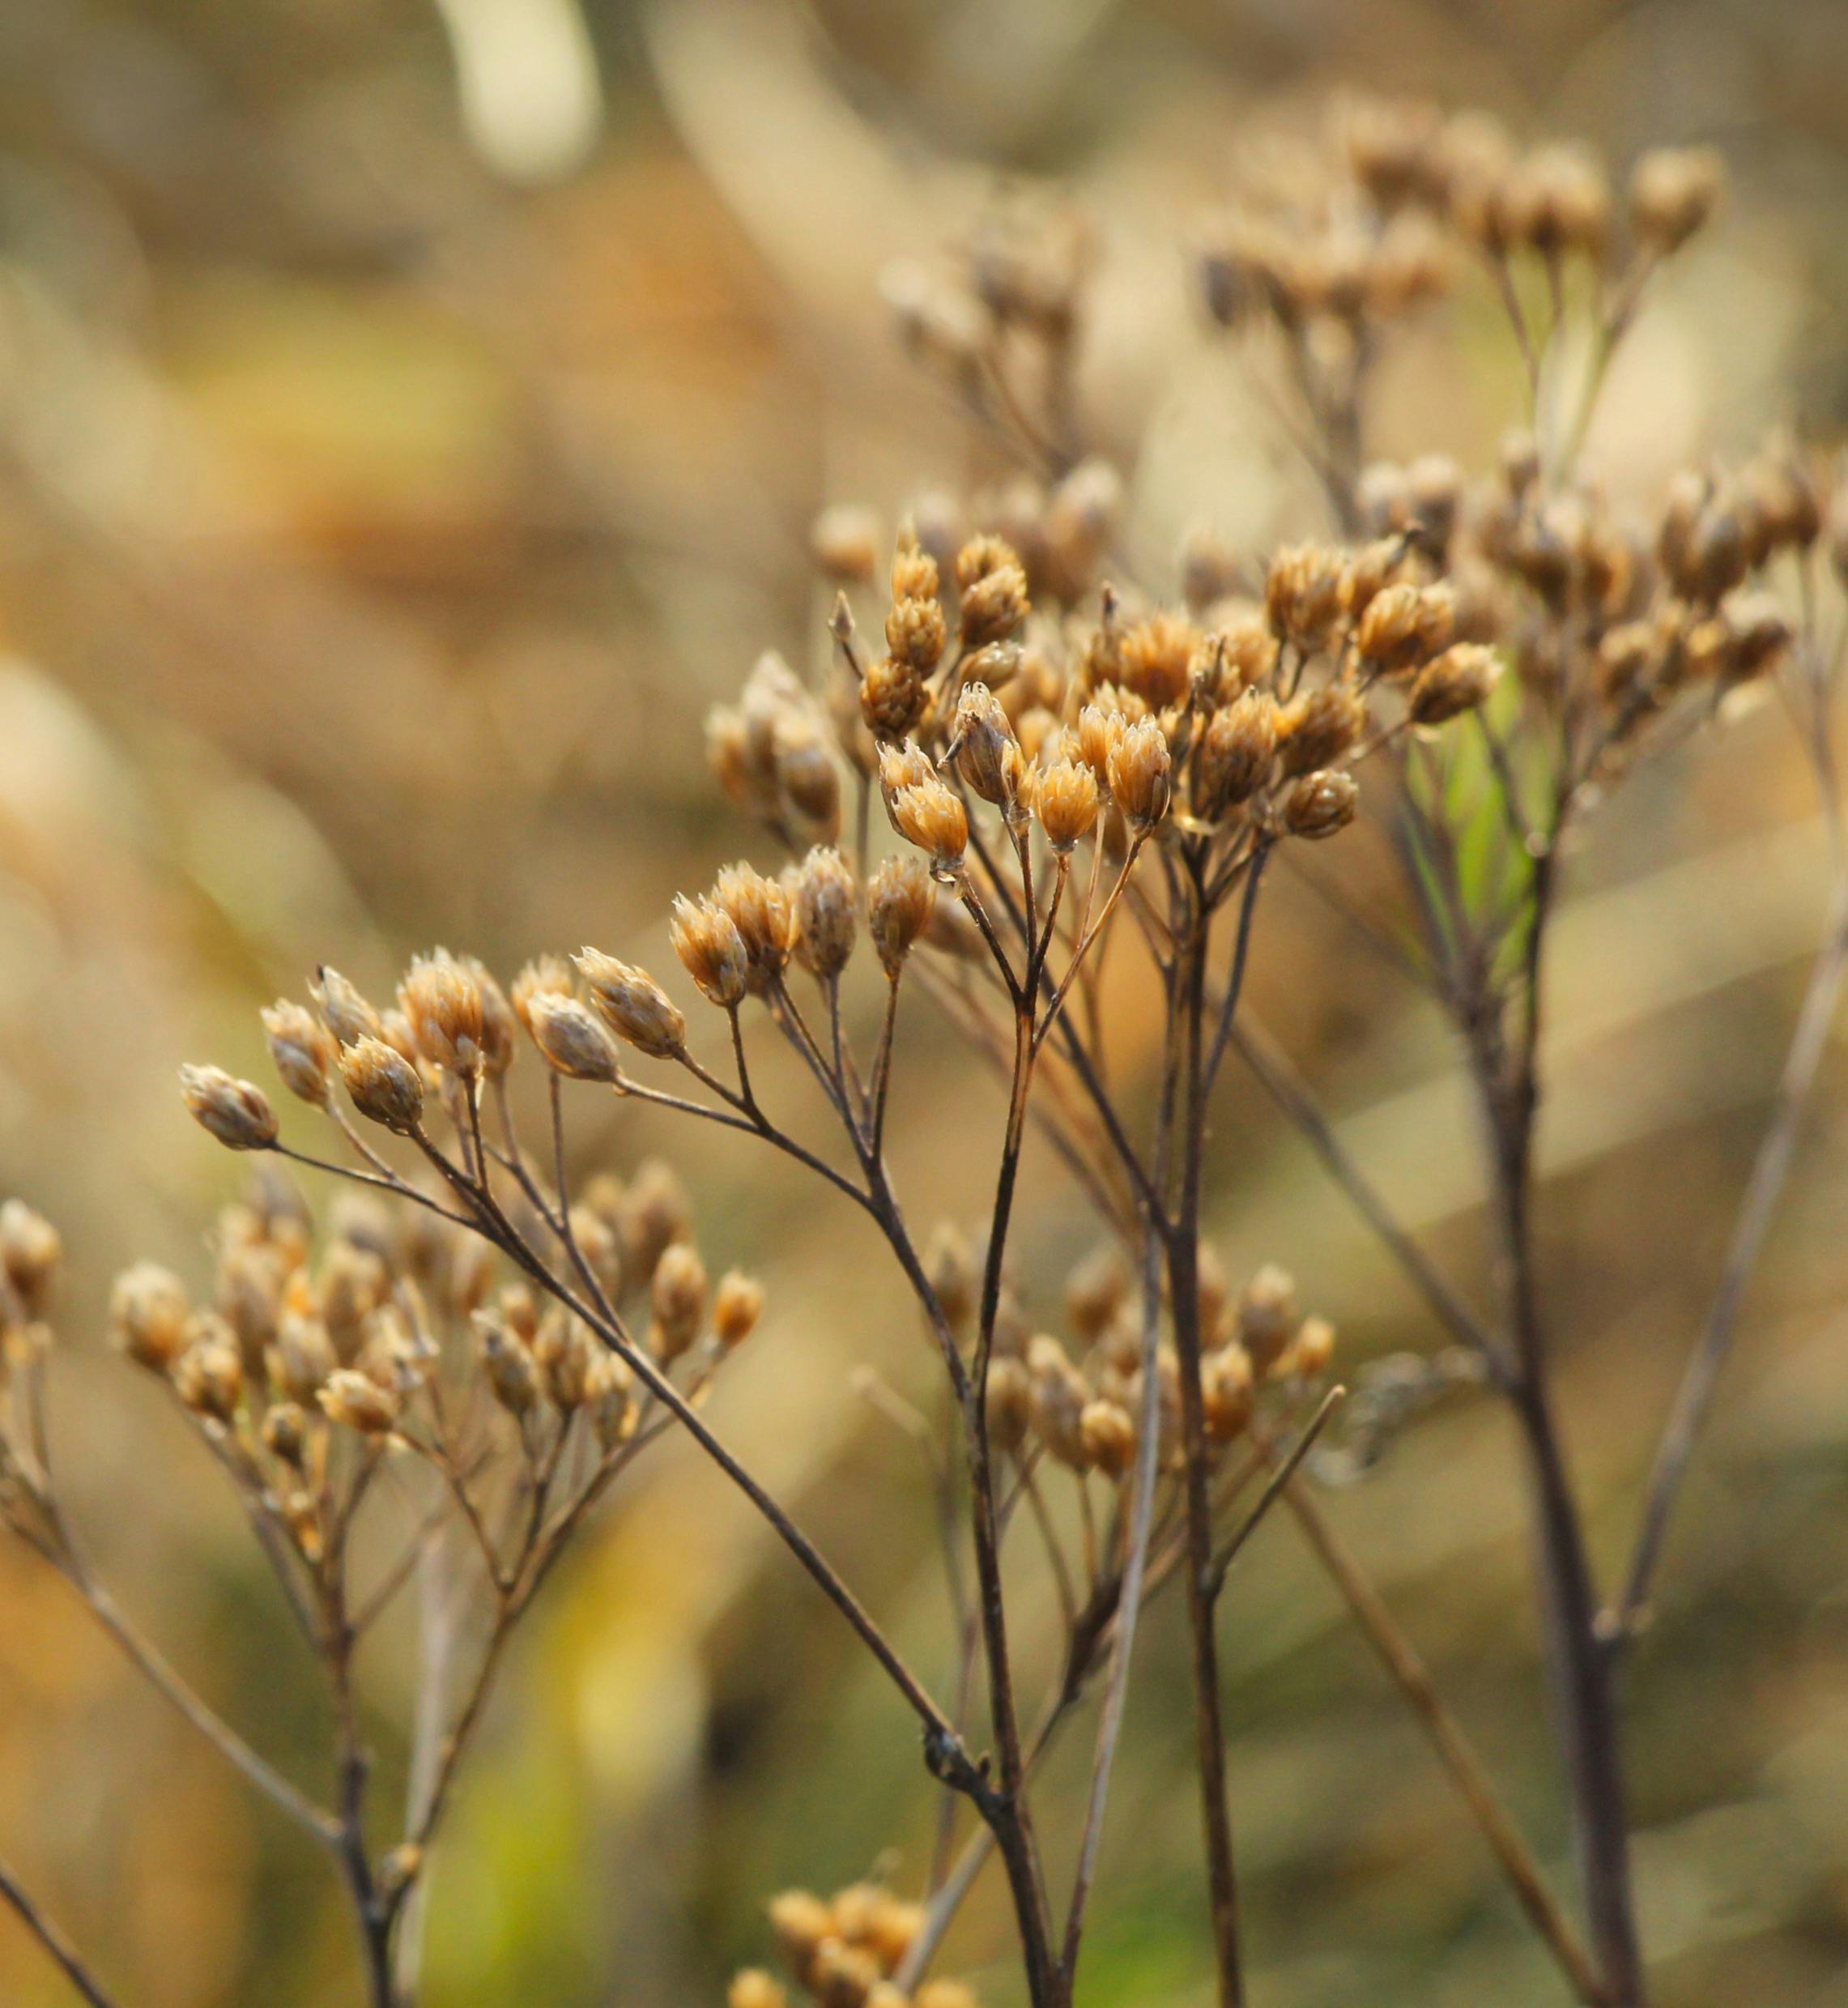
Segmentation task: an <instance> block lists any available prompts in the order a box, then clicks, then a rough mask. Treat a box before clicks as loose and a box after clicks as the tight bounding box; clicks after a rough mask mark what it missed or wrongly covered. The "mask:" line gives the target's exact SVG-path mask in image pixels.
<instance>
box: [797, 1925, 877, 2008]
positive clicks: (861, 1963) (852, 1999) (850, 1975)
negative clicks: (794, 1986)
mask: <svg viewBox="0 0 1848 2008" xmlns="http://www.w3.org/2000/svg"><path fill="white" fill-rule="evenodd" d="M810 1978H811V1985H812V1986H813V1988H814V1990H815V1998H816V1999H817V2001H819V2002H820V2003H821V2004H822V2008H866V2004H867V2000H868V1997H870V1996H871V1993H872V1991H873V1989H875V1987H876V1986H878V1985H879V1962H878V1961H877V1960H876V1959H874V1957H873V1955H871V1953H870V1952H867V1951H863V1950H862V1949H861V1948H860V1947H859V1946H850V1945H848V1944H846V1943H845V1942H844V1941H843V1940H841V1939H840V1938H824V1939H823V1940H822V1942H821V1943H820V1945H819V1946H816V1947H815V1956H814V1959H813V1960H812V1961H811V1976H810Z"/></svg>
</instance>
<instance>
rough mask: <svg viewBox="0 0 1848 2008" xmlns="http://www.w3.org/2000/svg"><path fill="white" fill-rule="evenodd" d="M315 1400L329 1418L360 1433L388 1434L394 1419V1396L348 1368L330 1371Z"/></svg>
mask: <svg viewBox="0 0 1848 2008" xmlns="http://www.w3.org/2000/svg"><path fill="white" fill-rule="evenodd" d="M317 1399H318V1400H319V1401H320V1403H321V1408H322V1409H323V1410H324V1411H325V1412H326V1414H327V1417H328V1418H329V1420H330V1421H331V1422H338V1423H339V1425H340V1426H341V1427H342V1428H343V1429H349V1430H354V1431H356V1433H357V1434H358V1435H361V1436H373V1437H377V1436H388V1435H390V1433H391V1431H392V1430H393V1429H394V1427H395V1426H396V1425H397V1422H398V1397H397V1396H395V1395H394V1394H391V1393H390V1392H387V1390H385V1388H381V1387H380V1385H379V1384H378V1383H377V1381H376V1380H373V1379H370V1378H368V1376H367V1375H364V1374H360V1373H356V1372H354V1371H352V1370H351V1368H350V1367H344V1366H343V1367H341V1368H339V1370H338V1371H336V1372H334V1373H332V1374H330V1375H328V1377H327V1384H326V1387H324V1388H322V1389H321V1392H320V1394H319V1396H318V1397H317Z"/></svg>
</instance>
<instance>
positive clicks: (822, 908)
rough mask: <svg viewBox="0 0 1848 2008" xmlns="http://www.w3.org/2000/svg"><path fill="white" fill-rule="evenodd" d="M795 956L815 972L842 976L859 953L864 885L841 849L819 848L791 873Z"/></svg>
mask: <svg viewBox="0 0 1848 2008" xmlns="http://www.w3.org/2000/svg"><path fill="white" fill-rule="evenodd" d="M790 892H791V894H792V897H793V900H794V907H795V927H796V938H795V955H796V960H797V961H798V962H800V963H801V964H802V966H803V968H804V969H806V970H807V971H808V972H809V974H811V976H815V977H818V978H820V979H821V980H822V981H824V982H826V981H828V980H829V979H830V978H833V977H836V976H838V975H839V974H841V970H844V969H845V967H846V966H847V963H848V960H849V957H851V956H852V954H853V953H854V934H855V932H856V931H857V929H858V925H859V888H858V886H857V885H855V884H854V874H853V872H852V871H851V869H850V868H849V866H848V863H847V861H846V859H845V858H843V857H842V856H841V853H840V852H839V851H836V850H834V849H832V847H830V848H828V849H825V850H824V849H822V848H821V847H820V846H817V847H816V848H815V850H813V851H810V852H809V854H808V855H807V857H806V858H804V859H803V861H802V863H801V864H800V865H799V866H798V867H797V868H795V870H794V872H793V873H792V874H791V878H790Z"/></svg>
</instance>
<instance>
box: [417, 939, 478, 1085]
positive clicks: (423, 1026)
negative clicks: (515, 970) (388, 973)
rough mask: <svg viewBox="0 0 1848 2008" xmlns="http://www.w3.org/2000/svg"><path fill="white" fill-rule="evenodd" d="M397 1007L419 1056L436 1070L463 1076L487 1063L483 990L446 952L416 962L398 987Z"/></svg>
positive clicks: (472, 1072)
mask: <svg viewBox="0 0 1848 2008" xmlns="http://www.w3.org/2000/svg"><path fill="white" fill-rule="evenodd" d="M398 1008H399V1009H400V1010H401V1011H402V1012H403V1013H404V1015H405V1017H406V1018H407V1020H408V1021H410V1025H411V1037H412V1038H414V1039H415V1041H416V1042H417V1051H419V1054H421V1055H422V1056H423V1057H424V1059H426V1060H428V1062H429V1064H431V1065H432V1067H440V1068H443V1069H444V1070H445V1072H449V1073H453V1074H457V1075H461V1076H472V1075H475V1074H479V1072H481V1070H482V1067H483V1061H484V1059H485V1057H486V1055H485V1051H484V1045H485V1040H486V1025H485V1017H486V1013H485V1010H484V1008H483V1004H482V1000H481V986H480V984H479V983H477V982H476V981H475V978H474V976H473V975H472V974H471V973H470V972H469V970H467V969H466V968H465V967H464V966H462V963H460V962H458V961H457V960H456V958H455V957H453V955H451V954H450V953H449V950H448V949H432V951H431V952H430V953H429V954H428V955H419V956H417V957H414V958H413V960H412V961H411V967H410V968H409V969H408V970H407V971H406V972H405V976H404V980H403V982H402V983H400V984H399V985H398Z"/></svg>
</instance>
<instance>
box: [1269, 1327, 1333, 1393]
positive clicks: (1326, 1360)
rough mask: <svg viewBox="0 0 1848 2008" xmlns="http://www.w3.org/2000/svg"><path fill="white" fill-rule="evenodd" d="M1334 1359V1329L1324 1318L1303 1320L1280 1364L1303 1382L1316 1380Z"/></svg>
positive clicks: (1324, 1372)
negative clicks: (1298, 1376) (1303, 1380)
mask: <svg viewBox="0 0 1848 2008" xmlns="http://www.w3.org/2000/svg"><path fill="white" fill-rule="evenodd" d="M1334 1358H1335V1328H1334V1326H1333V1325H1331V1324H1330V1323H1329V1322H1328V1320H1327V1319H1326V1318H1305V1319H1303V1321H1302V1323H1301V1325H1299V1326H1298V1327H1297V1335H1296V1337H1295V1338H1294V1339H1293V1340H1292V1341H1291V1342H1290V1349H1289V1351H1288V1353H1287V1354H1285V1355H1284V1359H1283V1361H1282V1362H1280V1364H1281V1365H1282V1366H1284V1368H1285V1369H1287V1371H1289V1372H1290V1373H1292V1374H1296V1375H1300V1376H1301V1378H1302V1379H1305V1380H1317V1379H1320V1378H1321V1377H1322V1375H1324V1374H1326V1372H1327V1371H1328V1369H1329V1365H1330V1363H1331V1362H1332V1360H1333V1359H1334Z"/></svg>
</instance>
